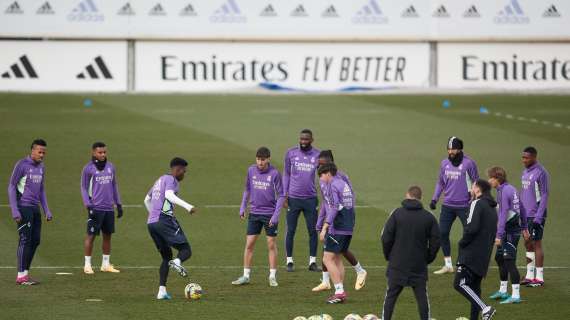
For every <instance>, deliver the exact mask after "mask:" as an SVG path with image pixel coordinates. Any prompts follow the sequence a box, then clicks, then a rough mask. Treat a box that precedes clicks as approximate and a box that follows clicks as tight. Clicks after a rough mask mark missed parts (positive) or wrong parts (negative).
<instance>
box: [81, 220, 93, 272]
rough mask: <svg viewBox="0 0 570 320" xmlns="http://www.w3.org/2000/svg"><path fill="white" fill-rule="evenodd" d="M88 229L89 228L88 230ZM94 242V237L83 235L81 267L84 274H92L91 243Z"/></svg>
mask: <svg viewBox="0 0 570 320" xmlns="http://www.w3.org/2000/svg"><path fill="white" fill-rule="evenodd" d="M88 229H89V228H88ZM94 241H95V235H94V234H89V231H87V234H85V240H83V253H84V254H85V264H84V265H83V272H85V273H86V274H93V273H94V272H93V267H92V265H91V255H92V254H93V242H94Z"/></svg>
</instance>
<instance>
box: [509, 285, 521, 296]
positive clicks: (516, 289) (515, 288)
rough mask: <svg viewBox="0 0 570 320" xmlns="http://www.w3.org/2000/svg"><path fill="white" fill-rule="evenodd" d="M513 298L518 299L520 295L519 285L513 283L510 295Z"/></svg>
mask: <svg viewBox="0 0 570 320" xmlns="http://www.w3.org/2000/svg"><path fill="white" fill-rule="evenodd" d="M511 296H512V297H513V298H515V299H520V297H521V285H520V284H513V294H512V295H511Z"/></svg>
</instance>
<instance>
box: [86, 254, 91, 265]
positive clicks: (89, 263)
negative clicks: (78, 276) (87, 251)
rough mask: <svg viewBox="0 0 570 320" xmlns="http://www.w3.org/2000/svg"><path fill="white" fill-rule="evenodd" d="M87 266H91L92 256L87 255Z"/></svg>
mask: <svg viewBox="0 0 570 320" xmlns="http://www.w3.org/2000/svg"><path fill="white" fill-rule="evenodd" d="M85 266H86V267H91V256H85Z"/></svg>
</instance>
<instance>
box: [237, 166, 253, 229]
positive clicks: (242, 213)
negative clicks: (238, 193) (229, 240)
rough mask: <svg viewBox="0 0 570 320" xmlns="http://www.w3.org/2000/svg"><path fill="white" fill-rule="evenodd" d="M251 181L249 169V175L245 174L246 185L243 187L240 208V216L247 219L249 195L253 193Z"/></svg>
mask: <svg viewBox="0 0 570 320" xmlns="http://www.w3.org/2000/svg"><path fill="white" fill-rule="evenodd" d="M249 181H250V178H249V170H247V175H246V176H245V186H244V187H243V195H242V197H241V206H240V208H239V216H240V218H241V219H245V214H246V211H247V205H248V202H249V195H250V193H251V185H250V183H249Z"/></svg>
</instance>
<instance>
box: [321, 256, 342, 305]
mask: <svg viewBox="0 0 570 320" xmlns="http://www.w3.org/2000/svg"><path fill="white" fill-rule="evenodd" d="M323 259H324V260H325V264H326V265H327V268H328V269H329V273H330V277H331V279H332V282H333V284H334V288H335V293H334V295H332V296H330V297H329V298H328V299H327V302H328V303H331V304H334V303H342V302H344V301H345V300H346V293H345V292H344V286H343V284H342V272H343V270H342V269H341V268H340V265H341V264H342V261H341V258H340V255H339V254H338V253H334V252H329V251H325V254H324V256H323ZM339 261H340V264H339Z"/></svg>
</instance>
